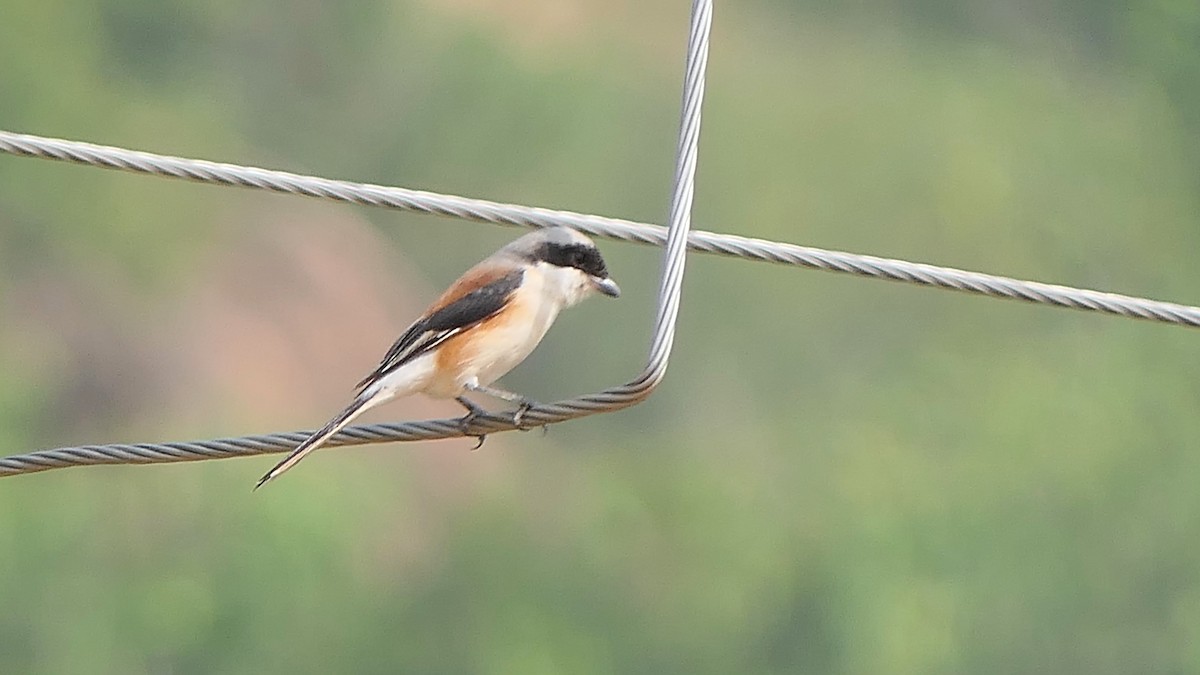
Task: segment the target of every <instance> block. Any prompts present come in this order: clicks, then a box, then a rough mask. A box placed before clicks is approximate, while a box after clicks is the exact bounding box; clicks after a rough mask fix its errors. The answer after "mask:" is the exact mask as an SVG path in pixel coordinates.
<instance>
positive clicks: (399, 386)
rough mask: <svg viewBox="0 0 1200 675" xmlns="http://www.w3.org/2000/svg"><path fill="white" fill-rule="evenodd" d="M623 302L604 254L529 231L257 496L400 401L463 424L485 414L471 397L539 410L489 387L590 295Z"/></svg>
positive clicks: (426, 319)
mask: <svg viewBox="0 0 1200 675" xmlns="http://www.w3.org/2000/svg"><path fill="white" fill-rule="evenodd" d="M596 292H599V293H603V294H604V295H608V296H611V297H614V298H615V297H618V296H619V295H620V294H621V289H620V288H619V287H618V286H617V284H616V282H615V281H613V280H612V278H610V277H609V275H608V268H607V267H605V265H604V258H603V257H601V255H600V251H599V250H597V248H596V245H595V244H594V243H592V240H591V239H588V238H587V237H586V236H584V235H583V234H580V233H579V232H576V231H575V230H572V229H570V228H566V227H551V228H546V229H543V230H536V231H534V232H530V233H529V234H526V235H525V236H523V237H521V238H519V239H517V240H516V241H513V242H512V243H510V244H508V245H507V246H505V247H504V248H502V249H500V250H499V251H496V252H495V253H493V254H492V255H491V256H489V257H488V258H486V259H485V260H483V261H482V262H480V263H479V264H477V265H475V266H474V267H472V268H471V269H469V270H467V271H466V272H465V273H464V274H463V275H462V276H461V277H459V278H458V281H455V282H454V283H453V284H451V285H450V288H448V289H447V290H446V292H445V293H442V296H441V297H440V298H438V299H437V300H436V301H435V302H434V303H433V304H432V305H430V307H429V309H427V310H425V313H424V314H422V315H421V317H420V318H419V319H417V320H416V321H414V322H413V324H412V325H411V326H409V327H408V330H406V331H404V334H403V335H401V336H400V338H399V339H398V340H396V342H395V344H393V345H392V347H391V349H389V350H388V352H387V354H386V355H384V357H383V361H381V362H380V364H379V367H378V368H376V369H375V370H374V371H373V372H372V373H371V374H370V375H367V376H366V377H365V378H363V380H362V381H361V382H359V383H358V385H357V391H358V395H357V396H356V397H355V398H354V401H353V402H351V403H350V405H348V406H346V408H345V410H342V411H341V412H340V413H338V414H337V415H335V416H334V417H333V419H331V420H329V422H328V423H327V424H326V425H325V426H323V427H321V428H320V429H319V430H318V431H316V432H315V433H313V435H311V436H309V437H308V438H307V439H306V440H305V441H304V442H303V443H301V444H300V445H299V446H298V447H297V448H296V449H295V450H294V451H293V452H292V454H290V455H288V456H287V458H285V459H284V460H283V461H282V462H280V463H279V464H276V465H275V467H274V468H273V469H271V470H270V471H268V472H267V473H266V475H264V476H263V477H262V478H261V479H259V481H258V484H257V485H255V486H254V489H256V490H257V489H258V488H260V487H262V486H263V485H265V484H266V483H267V482H269V481H271V480H272V479H274V478H277V477H278V476H279V475H280V474H282V473H283V472H285V471H287V470H288V469H290V468H292V467H293V466H295V465H296V463H297V462H299V461H300V460H302V459H304V457H305V455H307V454H308V453H310V452H312V451H313V450H316V449H317V448H319V447H321V444H323V443H325V441H328V440H329V439H330V438H331V437H332V436H333V435H334V434H336V433H337V432H339V431H341V429H342V427H345V426H346V425H347V424H349V423H350V422H351V421H353V420H354V418H356V417H358V416H359V415H360V414H362V413H363V412H366V411H367V410H370V409H371V408H374V407H375V406H377V405H379V404H381V403H385V402H387V401H390V400H392V399H394V398H396V397H399V396H408V395H409V394H415V393H418V392H420V393H423V394H426V395H428V396H432V397H435V398H454V399H455V400H457V401H458V402H459V404H461V405H462V406H463V407H465V408H466V409H467V414H466V415H464V416H463V418H462V422H463V425H464V426H465V425H466V424H468V423H470V421H471V419H472V418H474V417H475V416H476V415H479V414H481V413H483V412H484V411H483V409H481V408H480V407H479V406H477V405H475V404H474V403H472V402H471V401H470V400H469V399H467V398H465V397H464V394H465V393H466V392H477V393H480V394H487V395H489V396H492V397H495V398H498V399H503V400H505V401H508V402H511V403H516V404H517V405H518V407H517V410H516V412H514V413H513V423H514V424H517V425H520V423H521V416H522V415H523V414H524V413H525V411H526V410H528V409H529V408H530V407H531V406H532V405H533V402H532V401H530V400H529V399H527V398H525V397H524V396H521V395H520V394H514V393H512V392H509V391H504V390H503V389H496V388H494V387H492V386H491V384H492V383H493V382H495V381H496V380H498V379H499V378H500V377H502V376H503V375H504V374H505V373H507V372H508V371H510V370H512V369H513V368H514V367H516V365H517V364H519V363H520V362H521V361H524V360H525V357H527V356H529V354H530V352H532V351H533V349H534V347H537V345H538V343H539V342H541V340H542V337H543V336H544V335H545V334H546V331H547V330H549V328H550V325H551V324H553V323H554V319H555V318H556V317H557V316H558V313H559V312H560V311H561V310H563V309H564V308H566V307H570V306H572V305H574V304H576V303H578V302H580V301H581V300H583V299H584V298H586V297H588V296H589V295H591V294H593V293H596Z"/></svg>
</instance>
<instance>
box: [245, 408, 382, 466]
mask: <svg viewBox="0 0 1200 675" xmlns="http://www.w3.org/2000/svg"><path fill="white" fill-rule="evenodd" d="M382 402H383V401H382V400H381V397H380V396H378V394H374V393H373V392H370V391H364V392H363V393H361V394H359V395H358V397H357V398H355V399H354V402H353V403H351V404H350V405H348V406H346V409H345V410H343V411H342V412H340V413H338V414H337V415H335V416H334V418H333V419H331V420H329V422H327V423H326V424H325V426H323V427H321V428H320V429H319V430H317V431H316V432H314V433H313V435H312V436H309V437H308V438H306V439H304V442H303V443H301V444H300V445H298V446H297V447H296V449H295V450H293V451H292V454H290V455H288V456H287V457H285V458H284V459H283V461H282V462H280V463H278V464H276V465H275V467H274V468H272V469H271V470H270V471H268V472H267V473H266V474H265V475H263V477H262V478H260V479H258V484H257V485H255V486H254V489H255V490H257V489H258V488H260V487H262V486H264V485H266V484H267V483H269V482H270V481H272V480H274V479H276V478H278V477H279V476H281V475H282V474H283V472H285V471H287V470H288V469H290V468H292V467H293V466H296V464H298V463H299V462H300V460H302V459H304V457H305V455H307V454H308V453H310V452H312V451H313V450H316V449H317V448H319V447H321V446H322V445H323V444H324V443H325V441H328V440H329V439H330V438H332V437H333V435H334V434H336V433H337V432H339V431H341V430H342V427H344V426H346V425H347V424H349V423H350V422H351V421H353V420H354V418H355V417H358V416H359V415H361V414H362V413H364V412H366V411H367V410H369V409H370V408H373V407H375V406H376V405H378V404H379V403H382Z"/></svg>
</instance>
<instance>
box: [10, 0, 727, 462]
mask: <svg viewBox="0 0 1200 675" xmlns="http://www.w3.org/2000/svg"><path fill="white" fill-rule="evenodd" d="M711 28H712V0H695V1H694V3H693V5H692V11H691V22H690V30H689V37H688V48H687V61H686V68H685V76H684V86H683V102H682V106H681V107H682V112H681V114H680V118H681V119H680V129H679V144H678V146H677V149H676V157H675V176H674V182H673V188H672V193H671V207H670V215H669V218H668V221H667V223H668V227H667V234H666V251H665V252H664V254H663V271H662V282H661V286H660V288H659V294H658V309H657V312H656V314H655V321H654V334H653V337H652V339H651V345H650V355H649V357H648V359H647V362H646V365H645V367H644V368H643V369H642V371H641V372H640V373H639V374H638V375H637V377H635V378H634V379H633V380H632V381H630V382H629V383H627V384H624V385H621V386H617V387H613V388H610V389H606V390H604V391H601V392H598V393H595V394H587V395H584V396H578V397H576V398H573V399H569V400H565V401H558V402H556V403H551V404H549V405H538V406H536V407H533V408H531V409H529V410H528V411H526V413H525V414H524V417H523V420H522V424H524V425H531V426H537V425H543V424H550V423H555V422H562V421H565V420H569V419H574V418H577V417H583V416H585V415H594V414H597V413H603V412H612V411H615V410H620V409H622V408H627V407H629V406H632V405H636V404H637V403H640V402H641V401H643V400H645V399H646V398H647V397H648V396H650V394H651V393H652V392H653V391H654V389H655V388H656V387H657V386H658V384H659V383H660V382H661V381H662V378H663V376H664V375H665V374H666V370H667V361H668V359H669V357H670V354H671V346H672V344H673V342H674V338H675V320H676V318H677V317H678V315H679V298H680V293H681V291H682V288H683V270H684V263H685V261H686V260H687V240H688V230H689V229H690V228H691V210H692V197H693V195H694V194H695V178H696V158H697V148H698V146H699V142H700V108H701V103H702V102H703V100H704V78H705V71H706V69H707V66H708V42H709V33H710V32H711ZM514 428H516V427H515V426H514V425H513V424H512V419H511V417H510V416H497V415H485V416H480V417H477V418H475V420H474V421H473V422H472V424H471V425H470V427H469V428H467V429H466V430H465V431H464V430H463V429H462V427H461V425H460V424H459V422H458V420H457V419H447V420H426V421H422V422H409V423H406V424H375V425H367V426H359V427H351V428H348V429H344V430H343V431H342V432H341V433H339V434H337V435H336V436H335V437H334V438H333V439H331V440H330V442H329V443H327V444H326V445H328V446H341V445H352V444H360V443H381V442H388V441H407V440H418V439H433V438H447V437H452V436H462V435H464V433H465V434H466V435H479V434H481V433H490V432H495V431H502V430H503V431H507V430H511V429H514ZM308 433H309V432H293V433H283V434H268V435H263V436H246V437H240V438H224V439H217V440H211V441H198V442H185V443H140V444H125V445H90V446H81V447H73V448H59V449H56V450H44V451H39V452H32V453H29V454H25V455H14V456H11V457H5V458H0V477H3V476H12V475H17V474H22V473H34V472H38V471H46V470H49V469H56V468H63V467H68V466H77V465H81V464H146V463H158V462H176V461H195V460H202V459H216V458H221V457H237V456H244V455H253V454H261V453H268V452H284V451H290V450H292V449H294V448H295V447H296V445H297V444H298V443H300V442H301V441H303V440H304V438H306V437H307V436H308Z"/></svg>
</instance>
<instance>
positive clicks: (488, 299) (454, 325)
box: [357, 270, 524, 391]
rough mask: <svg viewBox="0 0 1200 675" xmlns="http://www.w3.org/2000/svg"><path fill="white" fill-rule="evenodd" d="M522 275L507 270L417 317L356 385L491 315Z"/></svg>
mask: <svg viewBox="0 0 1200 675" xmlns="http://www.w3.org/2000/svg"><path fill="white" fill-rule="evenodd" d="M523 276H524V272H522V271H521V270H516V271H513V272H510V273H508V274H506V275H504V276H502V277H499V278H497V279H495V280H494V281H492V282H491V283H488V284H486V285H484V286H480V287H479V288H477V289H475V290H473V291H471V292H469V293H466V294H464V295H463V296H462V297H460V298H458V299H457V300H454V301H451V302H449V303H446V304H445V305H442V306H441V307H439V308H437V309H436V310H434V311H432V312H430V313H429V314H428V315H427V316H423V317H421V318H420V319H417V320H416V321H415V322H414V323H413V325H411V326H409V327H408V330H406V331H404V334H403V335H401V336H400V338H399V339H398V340H396V342H395V344H393V345H392V347H391V349H389V350H388V352H387V354H385V355H384V357H383V360H382V361H380V362H379V367H378V368H376V369H375V370H374V371H373V372H372V373H371V374H370V375H367V376H366V377H364V378H363V379H362V381H361V382H359V383H358V386H357V388H358V389H359V390H360V391H361V390H362V389H364V388H366V387H369V386H370V385H372V384H374V383H376V382H378V381H379V380H380V379H382V378H383V377H384V376H386V375H387V374H388V373H390V372H392V371H394V370H395V369H397V368H399V367H400V366H402V365H404V364H406V363H408V362H409V361H412V360H413V359H415V358H417V357H418V356H420V355H422V354H426V353H428V352H430V351H431V350H433V349H434V348H436V347H437V346H438V345H440V344H442V343H443V342H445V341H446V340H449V339H450V338H452V337H454V336H455V335H458V334H459V333H461V332H463V331H464V330H466V329H468V328H470V327H471V326H474V325H475V324H477V323H479V322H480V321H483V320H484V319H487V318H489V317H491V316H494V315H495V314H496V313H497V312H499V311H500V310H501V309H503V308H504V305H505V304H506V303H507V302H508V299H509V297H510V296H511V295H512V294H513V291H515V290H517V288H518V287H519V286H520V285H521V278H522V277H523Z"/></svg>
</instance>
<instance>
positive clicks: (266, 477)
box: [250, 471, 275, 492]
mask: <svg viewBox="0 0 1200 675" xmlns="http://www.w3.org/2000/svg"><path fill="white" fill-rule="evenodd" d="M273 474H274V472H273V471H268V472H267V473H265V474H263V477H262V478H259V479H258V482H257V483H255V484H254V487H253V488H251V489H250V491H251V492H258V488H260V487H262V486H264V485H266V484H267V483H270V482H271V479H272V478H274V477H275V476H274V475H273Z"/></svg>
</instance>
